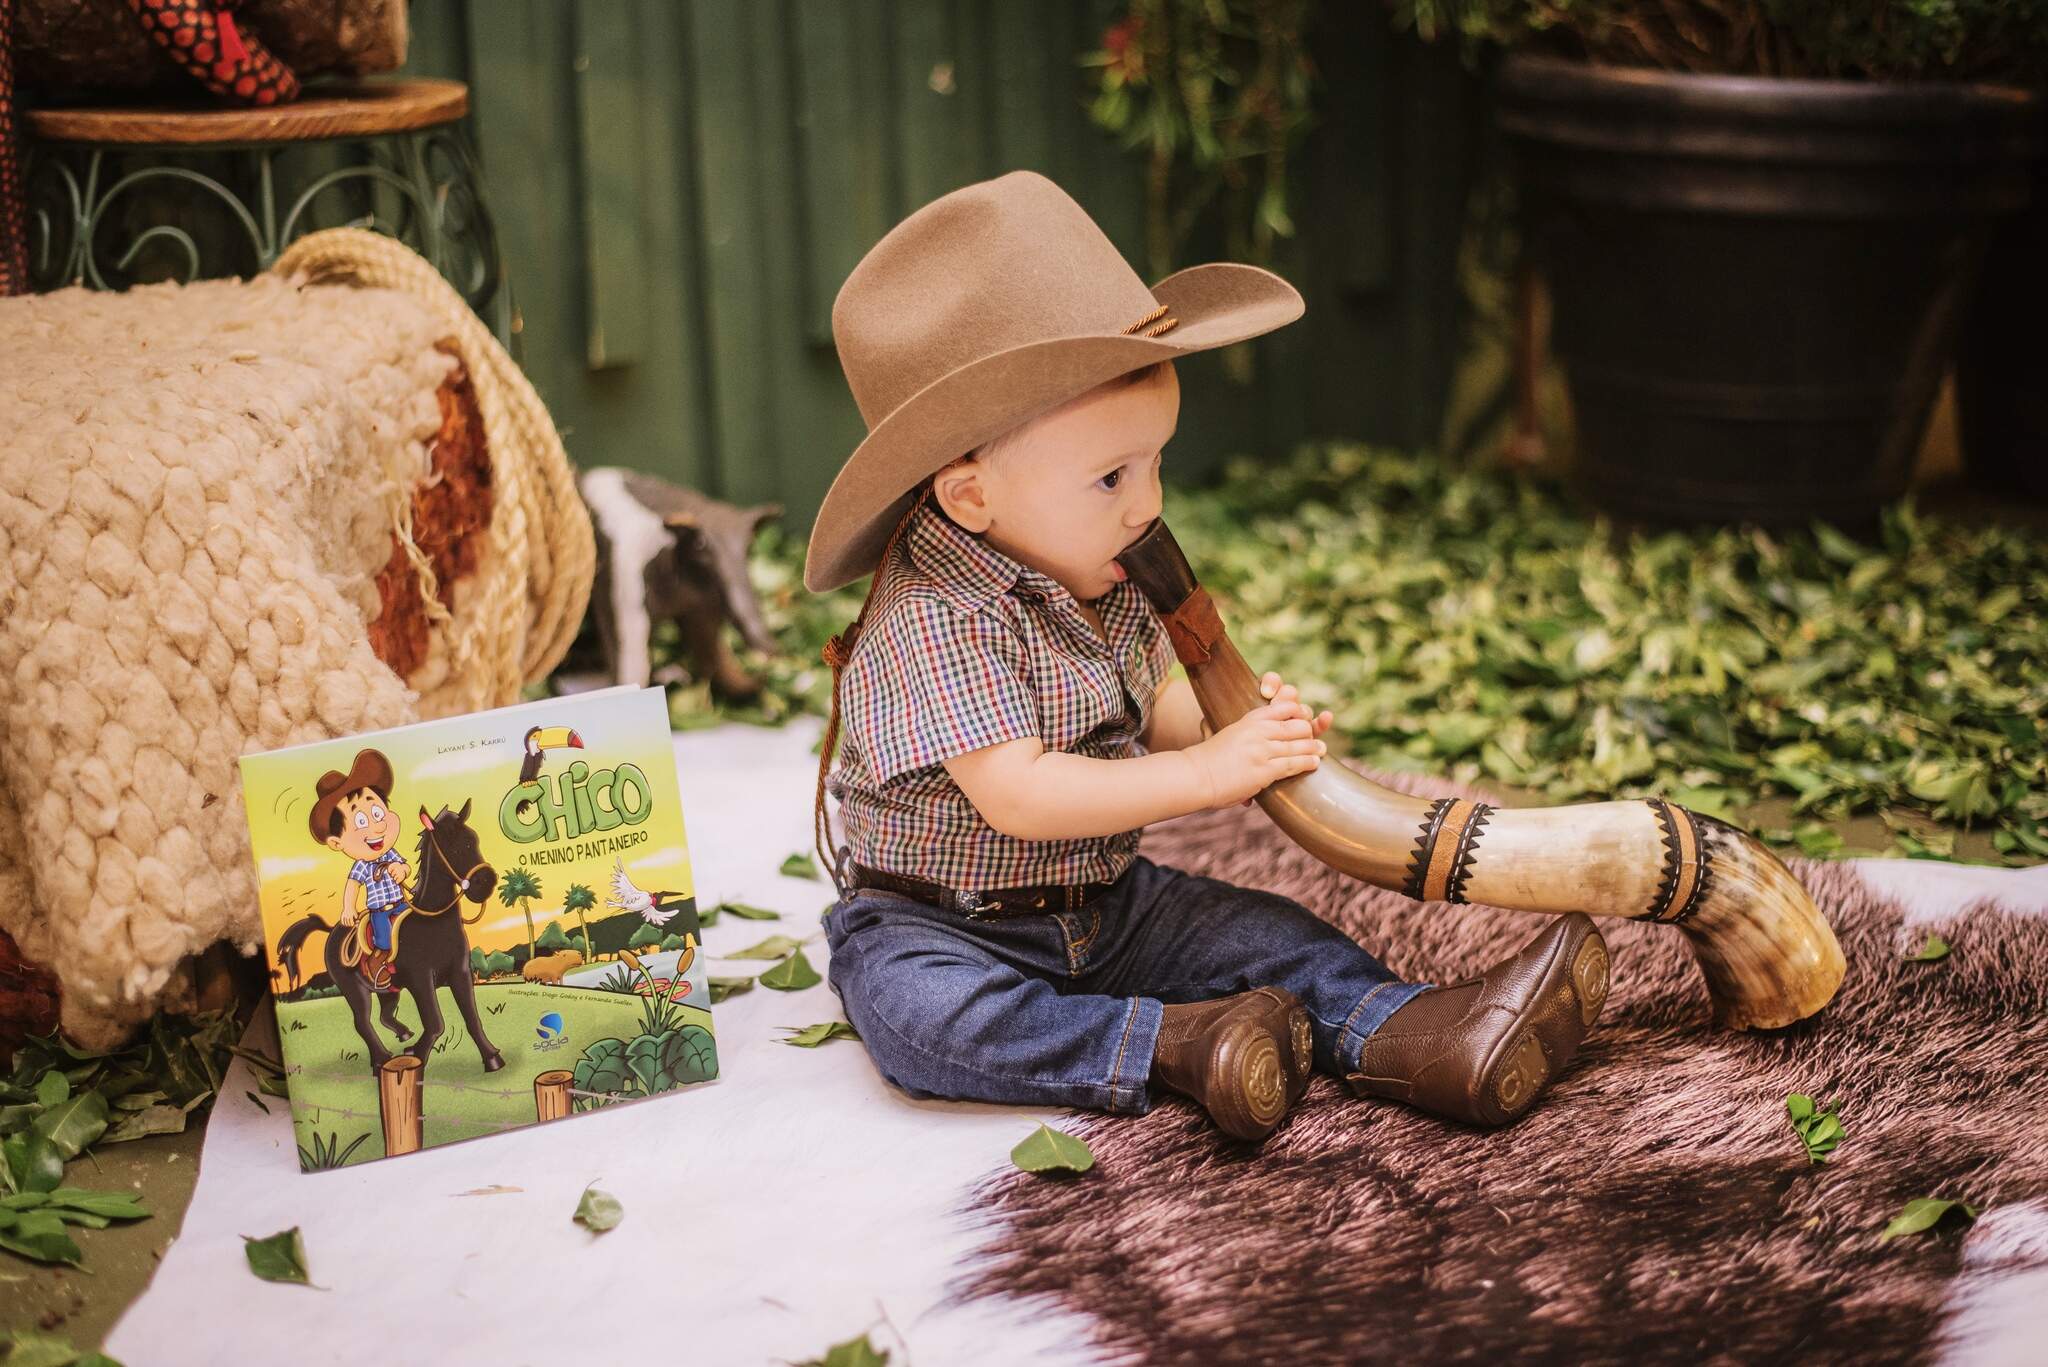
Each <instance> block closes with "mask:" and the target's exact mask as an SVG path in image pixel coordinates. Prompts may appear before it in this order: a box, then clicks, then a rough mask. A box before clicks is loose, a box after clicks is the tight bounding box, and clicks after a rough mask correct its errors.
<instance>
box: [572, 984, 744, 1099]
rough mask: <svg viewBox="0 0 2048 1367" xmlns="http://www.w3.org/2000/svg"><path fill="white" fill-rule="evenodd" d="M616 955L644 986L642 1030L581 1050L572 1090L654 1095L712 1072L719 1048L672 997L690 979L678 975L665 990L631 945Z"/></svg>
mask: <svg viewBox="0 0 2048 1367" xmlns="http://www.w3.org/2000/svg"><path fill="white" fill-rule="evenodd" d="M619 957H620V958H621V959H623V960H624V961H625V964H626V966H627V967H629V968H631V969H632V971H633V972H635V973H638V974H639V975H640V978H641V985H642V987H644V988H645V990H646V996H645V997H643V998H642V999H641V1002H640V1009H641V1016H640V1033H639V1034H638V1035H636V1036H634V1037H633V1038H632V1039H630V1040H620V1039H601V1040H598V1041H596V1042H594V1043H593V1044H591V1046H590V1047H589V1048H587V1049H585V1050H584V1051H583V1057H582V1058H580V1059H578V1060H577V1062H576V1068H575V1080H574V1083H573V1085H574V1087H575V1088H576V1090H577V1091H579V1092H602V1093H606V1094H608V1095H610V1096H612V1097H627V1096H634V1095H640V1096H652V1095H654V1094H655V1093H656V1092H665V1091H668V1090H669V1089H670V1088H673V1087H679V1086H682V1085H683V1084H684V1083H688V1082H701V1081H703V1080H704V1079H705V1078H708V1077H710V1076H712V1075H713V1074H715V1073H716V1072H717V1071H718V1053H717V1049H716V1046H715V1045H714V1044H713V1042H712V1038H711V1032H710V1031H709V1030H706V1029H705V1028H704V1027H703V1026H701V1025H695V1024H687V1025H686V1024H684V1023H683V1022H682V1008H681V1007H679V1006H678V1005H677V1004H676V1001H675V994H676V992H677V991H678V990H679V989H680V988H681V987H682V985H683V984H684V983H685V982H687V981H688V979H686V978H682V977H678V978H676V979H675V981H674V982H672V983H669V984H668V986H667V988H666V990H663V989H662V988H660V987H658V986H657V985H656V983H655V981H654V976H653V975H652V974H651V973H649V972H648V971H647V969H646V968H645V967H643V966H642V965H641V963H640V957H639V956H638V955H636V954H635V953H633V951H632V950H630V949H628V950H624V951H622V952H621V953H620V955H619ZM610 981H611V980H610V979H609V978H607V979H606V980H605V982H604V983H603V984H601V985H602V986H610ZM627 990H629V991H630V990H633V989H631V988H629V989H627ZM598 1104H602V1102H599V1103H598Z"/></svg>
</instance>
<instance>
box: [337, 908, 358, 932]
mask: <svg viewBox="0 0 2048 1367" xmlns="http://www.w3.org/2000/svg"><path fill="white" fill-rule="evenodd" d="M355 923H356V914H355V913H354V912H352V911H344V912H343V913H341V927H340V928H341V929H342V930H349V929H352V928H353V927H354V926H355Z"/></svg>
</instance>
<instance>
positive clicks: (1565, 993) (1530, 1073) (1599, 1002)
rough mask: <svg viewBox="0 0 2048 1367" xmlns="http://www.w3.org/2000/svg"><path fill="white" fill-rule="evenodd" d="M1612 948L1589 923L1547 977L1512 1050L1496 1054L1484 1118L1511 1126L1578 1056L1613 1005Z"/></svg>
mask: <svg viewBox="0 0 2048 1367" xmlns="http://www.w3.org/2000/svg"><path fill="white" fill-rule="evenodd" d="M1607 970H1608V959H1607V946H1606V944H1605V943H1603V942H1602V940H1601V939H1600V932H1599V931H1598V930H1597V929H1594V928H1593V927H1592V923H1591V922H1590V921H1588V922H1587V925H1586V927H1585V930H1584V933H1583V935H1582V938H1581V939H1580V940H1579V943H1578V944H1577V945H1574V946H1572V947H1571V949H1570V950H1569V951H1568V953H1567V954H1566V955H1561V956H1560V962H1559V963H1555V964H1553V965H1552V966H1551V970H1550V972H1548V973H1547V974H1545V975H1544V981H1543V984H1542V986H1541V988H1540V989H1539V990H1538V991H1537V992H1536V993H1535V995H1534V996H1533V997H1532V998H1531V999H1530V1002H1529V1005H1528V1006H1527V1007H1526V1008H1524V1009H1523V1012H1522V1016H1521V1020H1520V1021H1519V1022H1517V1028H1515V1029H1513V1030H1511V1031H1509V1032H1508V1035H1507V1042H1506V1046H1505V1047H1504V1048H1502V1049H1501V1050H1500V1051H1499V1052H1498V1053H1496V1054H1495V1055H1494V1058H1493V1060H1492V1062H1491V1063H1490V1064H1489V1066H1488V1068H1487V1069H1486V1071H1485V1074H1484V1077H1485V1081H1484V1083H1483V1084H1482V1086H1481V1088H1480V1092H1479V1096H1480V1107H1481V1111H1482V1114H1483V1116H1484V1119H1485V1120H1486V1121H1487V1122H1488V1123H1490V1124H1494V1125H1505V1124H1507V1123H1508V1122H1510V1121H1512V1120H1515V1119H1518V1118H1519V1117H1520V1116H1521V1115H1522V1114H1523V1113H1524V1112H1526V1111H1527V1110H1528V1109H1529V1108H1530V1107H1531V1106H1533V1105H1534V1104H1535V1103H1536V1098H1537V1097H1538V1096H1540V1095H1542V1093H1543V1089H1544V1088H1545V1087H1546V1086H1548V1085H1549V1083H1550V1082H1551V1080H1552V1079H1553V1078H1554V1077H1555V1075H1556V1073H1557V1071H1558V1070H1559V1069H1561V1068H1563V1067H1564V1065H1565V1064H1566V1063H1568V1062H1569V1061H1570V1060H1571V1057H1572V1055H1573V1054H1575V1053H1577V1052H1578V1048H1579V1043H1580V1041H1582V1040H1583V1039H1585V1037H1586V1031H1587V1030H1588V1029H1589V1028H1590V1027H1591V1026H1592V1024H1593V1022H1594V1021H1595V1020H1597V1019H1598V1018H1599V1015H1600V1008H1601V1007H1602V1006H1603V1005H1605V1004H1606V1001H1607V983H1608V977H1607Z"/></svg>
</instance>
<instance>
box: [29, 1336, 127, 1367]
mask: <svg viewBox="0 0 2048 1367" xmlns="http://www.w3.org/2000/svg"><path fill="white" fill-rule="evenodd" d="M0 1347H4V1348H5V1349H6V1352H5V1354H4V1355H0V1364H4V1367H121V1364H120V1363H118V1362H116V1361H114V1359H112V1358H110V1357H108V1356H107V1355H106V1354H105V1353H97V1352H93V1351H92V1350H91V1349H87V1348H77V1347H74V1346H72V1344H70V1343H69V1342H68V1341H66V1340H64V1339H59V1338H51V1337H49V1336H48V1335H45V1334H28V1333H19V1334H7V1333H0Z"/></svg>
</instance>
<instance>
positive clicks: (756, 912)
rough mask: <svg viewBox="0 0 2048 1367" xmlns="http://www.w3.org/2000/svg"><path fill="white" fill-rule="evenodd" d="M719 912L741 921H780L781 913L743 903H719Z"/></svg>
mask: <svg viewBox="0 0 2048 1367" xmlns="http://www.w3.org/2000/svg"><path fill="white" fill-rule="evenodd" d="M719 910H721V911H729V912H731V913H732V914H733V915H735V916H737V917H739V918H740V919H741V920H742V921H780V920H781V919H782V913H781V912H779V911H770V910H768V908H766V907H751V906H748V905H747V904H746V903H745V902H721V903H720V904H719Z"/></svg>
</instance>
